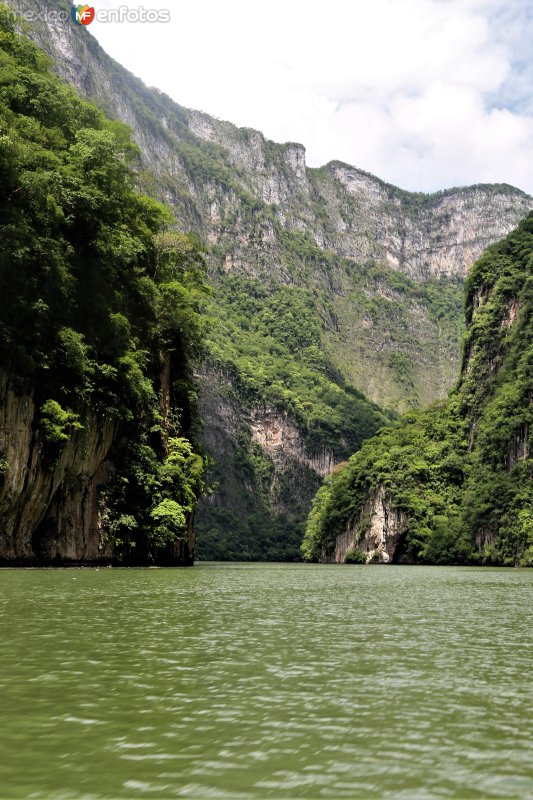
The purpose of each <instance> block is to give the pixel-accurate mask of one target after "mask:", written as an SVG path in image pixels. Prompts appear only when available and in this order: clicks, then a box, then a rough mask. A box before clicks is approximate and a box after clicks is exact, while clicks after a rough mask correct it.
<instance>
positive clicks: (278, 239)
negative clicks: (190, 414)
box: [9, 0, 531, 555]
mask: <svg viewBox="0 0 533 800" xmlns="http://www.w3.org/2000/svg"><path fill="white" fill-rule="evenodd" d="M9 2H10V5H11V6H12V7H13V8H15V9H17V10H24V9H26V10H27V9H31V10H36V9H37V10H40V9H41V5H39V7H37V4H36V2H35V0H9ZM48 6H50V0H44V7H48ZM30 35H31V36H32V37H33V38H34V40H35V41H36V42H37V43H38V44H39V45H40V46H42V47H43V49H44V50H45V51H46V52H48V53H49V54H50V55H51V56H52V58H53V61H54V64H55V69H56V70H57V72H58V73H59V74H60V76H61V77H62V78H63V79H64V80H66V81H68V82H69V83H71V84H72V85H74V86H75V87H76V88H77V90H78V91H79V92H80V93H81V94H82V95H83V96H86V97H88V98H91V99H94V100H95V101H96V102H97V103H98V104H99V105H101V106H102V107H103V108H104V109H105V110H106V111H107V112H108V113H109V114H110V115H112V116H114V117H116V118H118V119H121V120H123V121H124V122H126V123H127V124H128V125H130V126H131V128H132V129H133V131H134V135H135V139H136V141H137V143H138V145H139V147H140V150H141V161H142V165H141V166H142V170H141V171H140V180H141V181H143V182H144V188H145V190H146V191H148V192H150V193H151V194H153V195H155V196H157V197H158V198H160V199H162V200H164V201H165V202H166V203H167V204H168V205H169V206H170V207H171V208H172V209H173V211H174V213H175V215H176V219H177V220H178V222H179V225H180V226H181V228H182V229H183V230H193V231H195V232H196V233H197V234H198V235H199V236H200V237H201V239H202V241H204V242H205V243H206V244H207V246H208V248H209V256H208V265H209V273H210V280H211V282H212V284H213V285H214V287H215V295H214V296H215V300H214V305H213V308H212V313H211V317H212V328H211V334H210V340H211V341H210V343H209V350H210V356H209V357H210V361H211V362H216V363H217V370H219V371H220V370H222V371H224V370H229V372H231V373H232V374H234V377H235V380H233V384H232V385H233V389H232V392H233V401H232V403H233V407H234V409H235V414H236V415H237V416H238V417H239V418H240V420H241V421H242V424H243V426H244V427H243V429H242V431H241V433H242V436H243V437H244V439H245V440H246V442H247V443H246V446H245V450H246V452H248V451H250V448H251V447H252V446H254V447H255V446H257V447H258V448H259V451H260V454H261V455H260V457H258V459H255V460H254V459H252V460H251V461H250V460H249V459H248V456H247V457H246V458H245V459H244V461H245V462H246V464H248V466H247V467H246V469H251V474H253V476H252V477H251V478H250V480H248V479H247V480H244V481H242V480H237V479H235V480H234V478H233V477H231V478H230V477H228V476H238V475H239V474H241V472H242V470H243V469H244V467H243V464H242V459H241V455H242V453H241V449H240V448H239V447H226V446H225V445H224V447H225V449H222V450H221V449H220V446H221V442H222V441H224V442H226V443H228V442H229V441H230V439H231V438H232V436H233V433H234V431H233V429H232V428H231V427H227V428H226V429H225V430H224V432H223V433H222V427H223V425H224V419H226V418H227V417H224V415H222V416H221V417H218V416H217V414H218V410H219V409H220V407H221V405H223V404H224V398H216V397H214V395H213V392H211V391H209V390H205V383H204V384H203V386H204V392H206V394H205V396H204V397H203V398H201V404H202V408H203V409H204V414H205V415H206V427H205V439H204V440H205V445H206V448H207V450H208V452H209V453H210V455H211V457H212V458H213V459H214V460H215V461H219V462H220V461H221V462H222V463H224V465H225V469H224V470H221V474H219V475H218V479H217V484H218V489H215V491H214V493H213V494H212V495H211V496H210V498H209V500H208V501H207V502H206V505H205V506H204V508H203V509H200V514H199V517H198V520H199V526H200V529H201V530H202V531H205V529H206V527H207V528H209V529H210V530H212V531H215V530H218V531H219V533H220V531H221V530H222V528H224V524H225V523H223V521H221V520H222V519H223V517H224V509H225V508H226V507H227V505H228V503H229V507H230V508H237V507H245V508H246V509H247V510H246V514H247V515H248V517H249V524H250V526H251V527H253V524H255V523H253V520H252V517H253V513H252V510H253V508H254V507H255V503H254V497H253V495H252V494H250V492H252V491H255V490H256V488H257V487H258V486H263V489H262V491H263V490H264V492H265V493H266V494H265V497H267V499H268V502H266V501H265V502H266V505H265V507H264V508H265V514H266V515H267V516H268V518H269V520H270V524H271V525H276V524H277V523H276V520H277V519H278V515H277V511H276V508H280V509H284V508H285V506H284V505H283V503H280V501H279V500H278V499H277V498H278V497H279V496H280V494H283V493H284V492H285V489H284V488H283V487H285V486H287V485H290V486H293V487H294V492H295V493H296V498H297V505H298V507H299V508H300V509H302V515H301V517H300V523H299V524H300V526H301V524H302V520H303V516H304V515H305V510H307V508H308V505H309V501H310V497H311V494H312V493H313V492H314V489H315V488H316V483H315V481H316V476H317V475H318V474H319V473H321V472H322V471H323V470H325V469H329V468H331V467H333V466H334V465H335V464H337V463H338V462H339V461H341V460H342V459H344V458H346V457H347V455H348V454H349V453H350V452H351V451H353V450H354V449H355V448H356V447H357V446H359V444H360V442H361V441H362V439H363V438H364V437H365V436H367V435H370V434H371V433H373V432H374V431H375V430H377V428H379V427H380V425H381V424H382V423H383V421H384V420H383V419H382V420H381V421H377V420H375V423H374V424H373V425H368V426H367V425H365V424H363V423H361V424H359V423H358V422H357V419H358V418H359V416H360V407H359V406H358V405H357V404H358V403H359V402H360V399H359V398H357V399H353V403H352V406H351V407H350V408H348V406H349V401H350V398H351V395H349V392H347V388H348V389H349V390H351V389H356V390H358V391H359V392H362V393H363V394H364V395H365V396H366V397H367V398H368V399H369V400H370V401H373V402H375V403H376V404H378V405H379V406H381V407H385V408H388V409H394V410H395V411H404V410H406V409H409V408H415V407H418V406H420V405H424V404H427V403H429V402H432V401H434V400H435V399H438V398H442V397H444V396H445V394H446V391H447V390H448V388H449V387H450V386H451V385H452V384H453V382H454V380H455V379H456V377H457V374H458V371H459V365H460V364H459V353H460V344H459V343H460V338H461V335H462V331H463V320H462V282H463V280H464V276H465V274H466V271H467V269H468V266H469V264H470V263H471V262H472V261H473V260H475V258H477V257H478V256H479V255H480V254H481V252H482V251H483V249H484V248H485V247H486V246H487V245H489V244H490V243H492V242H494V241H496V240H497V239H499V238H501V237H502V236H503V235H505V234H506V233H508V232H509V231H510V230H511V229H512V228H513V227H514V226H515V225H516V224H517V222H518V221H519V220H520V219H521V218H523V217H524V216H525V215H526V213H527V212H528V211H529V209H530V207H531V198H530V197H528V196H527V195H526V194H524V193H523V192H520V191H519V190H517V189H514V188H512V187H509V186H505V185H497V186H475V187H467V188H461V189H452V190H447V191H445V192H441V193H437V194H435V195H421V194H413V193H408V192H404V191H402V190H401V189H398V188H396V187H393V186H390V185H388V184H386V183H384V182H383V181H381V180H379V179H378V178H376V177H374V176H372V175H369V174H368V173H365V172H364V171H362V170H360V169H357V168H356V167H352V166H349V165H346V164H342V163H340V162H331V163H330V164H328V165H326V166H324V167H322V168H320V169H310V168H308V167H307V166H306V163H305V149H304V147H303V146H302V145H300V144H296V143H285V144H277V143H274V142H271V141H269V140H267V139H265V137H264V136H263V135H262V134H261V133H260V132H258V131H253V130H250V129H239V128H237V127H236V126H234V125H232V124H231V123H228V122H223V121H220V120H216V119H214V118H212V117H210V116H209V115H207V114H204V113H201V112H198V111H194V110H190V109H185V108H183V107H181V106H179V105H178V104H176V103H174V102H173V101H172V100H171V99H170V98H168V97H166V96H165V95H163V94H161V93H160V92H158V91H157V90H154V89H148V88H146V87H145V86H144V85H143V84H142V83H141V82H140V81H139V80H137V79H136V78H134V77H133V76H132V75H131V74H130V73H128V72H127V71H126V70H124V69H123V68H121V67H120V66H119V65H118V64H116V63H115V62H114V61H113V60H112V59H110V58H109V57H108V56H107V55H106V54H105V53H104V52H103V51H102V49H101V48H100V47H99V46H98V44H97V43H96V41H95V40H94V38H93V37H92V36H91V35H90V33H89V32H88V31H87V30H85V29H80V28H79V27H76V26H74V25H72V24H70V23H67V24H66V25H65V24H61V23H49V24H48V25H47V24H45V23H44V22H42V21H37V22H36V23H34V24H32V26H31V27H30ZM148 172H149V173H150V175H148ZM280 287H290V288H291V289H292V290H293V293H294V294H295V295H296V294H297V295H298V296H301V297H304V298H305V303H306V304H307V306H308V308H309V309H310V310H309V314H310V316H313V318H314V320H315V321H316V323H317V325H318V327H319V328H320V331H319V335H318V337H317V338H316V340H315V341H313V342H312V343H311V345H310V344H309V343H307V344H306V345H305V346H303V345H302V346H301V347H299V348H297V349H295V347H294V346H293V343H292V341H291V342H290V345H287V340H288V337H287V335H286V330H281V331H280V330H276V328H275V325H274V323H273V322H272V320H271V319H270V320H266V321H265V319H266V317H264V316H263V313H262V312H263V311H264V310H265V309H264V308H263V307H259V306H260V305H261V304H263V306H266V305H267V303H268V298H269V296H270V297H274V296H275V295H276V293H277V292H278V290H279V288H280ZM245 297H246V298H247V299H248V300H250V303H249V306H250V307H249V308H246V307H245V306H246V302H245V300H244V299H243V298H245ZM255 298H260V300H259V305H254V306H253V308H252V301H254V299H255ZM272 306H274V308H273V309H272V308H269V309H268V311H269V312H270V313H271V314H274V315H275V313H277V310H276V308H275V303H272ZM294 314H295V315H299V314H300V310H298V311H295V312H294ZM243 316H244V317H246V316H247V322H246V324H245V325H243V322H242V320H243ZM260 324H261V325H262V326H263V328H262V329H261V331H260V332H261V335H264V338H262V339H261V340H260V341H259V340H258V339H256V338H255V339H254V338H253V337H254V336H255V334H256V333H257V328H258V326H259V325H260ZM267 335H268V336H269V337H270V339H269V341H268V342H267V341H266V336H267ZM272 339H273V340H274V342H275V348H274V349H275V355H276V357H277V361H276V363H275V364H274V366H273V365H272V362H273V358H272V353H271V352H270V350H269V348H271V347H272V341H271V340H272ZM280 346H287V347H286V349H288V350H291V351H293V352H292V354H290V357H289V355H287V352H286V351H283V352H282V354H281V355H279V350H280ZM313 348H314V349H313ZM251 364H253V367H251V366H250V365H251ZM302 366H303V367H305V369H306V370H314V374H313V375H312V376H311V374H307V373H306V374H305V375H303V377H301V378H298V380H293V379H292V376H294V375H295V373H297V372H298V371H299V370H300V368H301V367H302ZM258 376H260V377H258ZM324 379H327V381H328V382H329V384H330V385H327V386H326V385H324V386H322V383H321V382H324ZM215 385H218V383H217V381H215ZM331 385H333V389H332V386H331ZM222 386H224V381H223V382H222ZM307 386H315V387H317V386H319V387H320V390H319V391H318V390H317V392H316V395H317V396H314V395H313V396H309V391H308V389H307V388H306V387H307ZM272 387H275V391H273V390H272ZM280 387H285V389H286V390H287V391H285V392H284V390H283V388H280ZM273 394H274V395H275V397H273V396H272V395H273ZM339 394H342V395H343V398H342V402H341V400H339ZM318 395H319V397H318ZM328 404H329V405H328ZM313 405H314V406H315V407H317V406H318V405H322V406H323V408H322V413H321V415H320V416H318V417H317V415H315V414H314V413H313V412H312V410H310V406H313ZM341 405H342V407H343V411H342V414H343V415H344V416H345V417H350V418H351V419H352V420H353V425H352V432H351V434H350V435H346V431H344V430H341V429H340V426H339V425H338V423H337V420H336V419H335V415H336V414H340V413H341V412H340V411H339V410H338V409H339V408H340V406H341ZM265 409H266V411H265ZM344 409H347V410H346V411H345V410H344ZM365 414H366V412H365ZM265 415H266V416H265ZM358 425H359V433H354V429H355V428H356V427H357V426H358ZM275 431H278V432H277V433H276V432H275ZM317 431H318V433H317ZM319 434H320V435H319ZM335 437H336V440H335V441H334V439H335ZM250 452H251V451H250ZM254 452H256V451H254ZM240 454H241V455H240ZM228 459H229V462H228ZM268 464H270V465H271V467H272V468H271V469H270V467H268V468H267V465H268ZM300 470H304V473H305V478H304V479H302V476H301V473H300ZM245 471H246V470H245ZM265 476H267V477H265ZM313 476H314V477H313ZM265 482H266V483H265ZM267 484H268V486H267ZM298 485H299V486H300V488H299V489H298ZM242 492H244V493H245V494H246V495H247V496H246V498H243V497H241V496H240V493H242ZM236 493H237V494H236ZM268 508H270V509H272V511H268ZM282 513H285V512H284V511H283V512H282ZM279 519H281V517H279ZM233 525H234V522H233V521H231V522H230V523H228V525H227V526H226V528H224V537H226V536H227V535H229V532H230V528H231V526H233ZM213 535H214V534H213ZM204 554H206V555H207V554H208V552H207V551H204ZM219 555H220V553H219Z"/></svg>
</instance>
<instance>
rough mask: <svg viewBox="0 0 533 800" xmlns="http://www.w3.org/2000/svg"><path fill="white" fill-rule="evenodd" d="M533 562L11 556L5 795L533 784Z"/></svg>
mask: <svg viewBox="0 0 533 800" xmlns="http://www.w3.org/2000/svg"><path fill="white" fill-rule="evenodd" d="M532 617H533V571H527V570H497V569H467V568H463V569H459V568H457V569H456V568H429V567H428V568H426V567H372V566H369V567H364V566H345V567H344V566H306V565H242V564H241V565H222V564H213V565H204V566H199V567H195V568H194V569H189V570H185V569H181V570H117V569H100V570H93V569H80V570H42V571H39V570H21V571H14V570H1V571H0V643H1V644H0V647H1V649H0V796H1V797H2V798H22V797H24V798H30V797H31V798H36V799H37V800H41V798H47V800H48V798H61V800H71V798H72V799H73V798H86V800H89V799H90V800H100V798H125V797H131V798H140V797H144V798H152V797H153V798H156V797H190V798H235V799H236V800H238V799H239V798H267V797H273V798H297V797H302V798H303V797H305V798H319V797H320V798H333V797H336V798H342V797H346V798H359V797H360V798H378V797H379V798H405V800H408V799H409V800H411V799H412V798H414V799H415V800H416V799H417V798H420V799H422V798H424V800H429V799H430V798H450V797H472V798H486V797H505V798H511V797H516V798H533V624H532V623H533V619H532Z"/></svg>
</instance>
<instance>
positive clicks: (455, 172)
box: [91, 0, 533, 193]
mask: <svg viewBox="0 0 533 800" xmlns="http://www.w3.org/2000/svg"><path fill="white" fill-rule="evenodd" d="M95 1H96V0H95ZM121 4H123V2H122V0H100V2H99V4H98V7H99V8H102V7H106V8H113V7H117V6H119V5H121ZM135 4H136V3H135V0H130V2H129V5H130V6H132V7H134V6H135ZM139 4H142V5H144V6H145V7H146V8H162V7H169V8H170V9H171V14H172V21H171V23H169V24H167V25H163V24H154V25H149V24H145V25H135V24H127V23H122V24H115V25H109V24H107V25H104V24H98V23H97V22H95V23H93V25H92V26H91V32H92V33H94V34H95V35H96V36H97V38H98V39H99V40H100V42H101V43H102V45H103V46H104V47H105V49H106V50H107V51H108V52H109V53H110V54H111V55H112V56H113V57H115V58H116V59H117V60H118V61H120V62H121V63H123V64H124V66H126V67H127V68H128V69H130V70H132V71H133V72H134V73H135V74H137V75H139V76H140V77H141V78H143V80H144V81H145V82H146V83H148V84H149V85H154V86H157V87H158V88H160V89H162V90H163V91H165V92H167V94H169V95H170V96H171V97H173V98H174V99H175V100H176V101H177V102H178V103H181V104H182V105H186V106H189V107H192V108H200V109H202V110H204V111H207V112H208V113H211V114H213V115H214V116H217V117H219V118H222V119H229V120H231V121H232V122H235V123H236V124H238V125H246V126H249V127H254V128H258V129H259V130H262V131H263V133H265V135H267V136H269V137H270V138H272V139H274V140H276V141H287V140H293V141H300V142H302V143H303V144H304V145H305V146H306V148H307V161H308V163H309V164H310V165H313V166H318V165H320V164H323V163H325V162H327V161H329V160H332V159H340V160H343V161H346V162H348V163H351V164H354V165H356V166H359V167H361V168H363V169H366V170H369V171H371V172H373V173H375V174H376V175H378V176H379V177H381V178H384V179H385V180H388V181H390V182H392V183H395V184H397V185H400V186H402V187H404V188H407V189H415V190H425V191H427V190H433V189H438V188H444V187H446V186H451V185H457V184H465V183H474V182H490V181H499V182H507V183H512V184H514V185H516V186H519V187H520V188H523V189H526V190H528V191H530V192H532V193H533V158H531V154H532V152H533V97H532V94H533V93H532V92H531V86H532V85H533V84H532V82H531V81H532V79H533V57H532V56H531V54H530V42H531V40H532V34H533V15H532V9H531V4H530V2H529V0H508V2H506V3H504V2H503V0H329V2H328V3H323V2H322V3H318V2H316V0H314V1H313V0H308V2H303V0H289V2H285V0H270V2H269V3H268V4H266V3H264V4H262V3H258V2H255V3H253V2H250V0H246V2H245V0H227V2H226V3H221V2H220V0H218V2H215V0H203V2H197V3H194V4H193V3H187V4H185V3H183V4H182V3H179V2H177V0H144V2H140V3H139Z"/></svg>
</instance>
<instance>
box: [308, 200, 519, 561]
mask: <svg viewBox="0 0 533 800" xmlns="http://www.w3.org/2000/svg"><path fill="white" fill-rule="evenodd" d="M532 267H533V215H530V216H529V217H528V218H527V219H526V220H525V221H524V222H523V223H522V224H521V225H520V226H519V227H518V228H517V229H516V230H515V231H513V232H512V233H511V234H510V235H509V236H508V237H507V238H506V239H504V240H502V241H501V242H498V243H497V244H495V245H493V246H492V247H490V248H488V249H487V250H486V252H485V253H484V255H483V256H482V257H481V258H480V259H479V260H478V261H477V262H476V264H475V265H474V266H473V268H472V270H471V271H470V273H469V276H468V280H467V285H466V322H467V333H466V336H465V339H464V346H463V367H462V372H461V377H460V380H459V383H458V385H457V387H456V388H455V389H454V390H453V391H452V392H451V393H450V395H449V398H448V400H447V401H446V402H445V403H443V404H441V405H437V406H434V407H432V408H430V409H427V410H424V411H421V412H412V413H409V414H406V415H405V416H404V417H403V418H402V419H401V421H400V424H399V425H398V426H397V427H395V428H394V429H390V430H385V431H382V432H381V433H380V434H379V435H378V436H377V437H374V438H372V439H370V440H369V441H367V442H365V444H364V445H363V447H362V448H361V450H360V451H359V452H358V453H356V454H355V455H353V456H352V457H351V458H350V459H349V461H348V463H347V465H346V466H345V467H344V468H342V469H340V470H339V471H337V472H336V473H335V474H334V475H332V476H331V477H330V478H328V479H326V481H325V483H324V484H323V486H322V487H321V488H320V489H319V491H318V493H317V495H316V497H315V500H314V504H313V509H312V511H311V513H310V516H309V519H308V523H307V530H306V536H305V541H304V545H303V552H304V555H305V557H306V558H308V559H310V560H313V559H315V560H316V559H319V558H321V557H327V555H328V553H331V551H332V548H333V546H334V542H335V537H336V536H337V535H338V534H339V533H342V532H343V531H344V530H346V528H347V526H352V527H353V528H354V540H355V543H356V544H357V539H358V537H360V536H361V534H362V532H363V531H362V530H361V528H362V526H363V525H364V519H362V518H361V515H362V511H363V507H364V505H365V501H366V499H367V498H368V496H369V494H370V493H371V492H372V491H375V490H376V489H377V488H378V487H382V488H383V489H384V491H385V493H386V496H387V498H388V500H389V501H390V504H391V506H392V507H393V508H395V509H398V510H399V511H402V512H404V513H405V515H406V517H407V519H408V530H407V534H406V539H405V543H404V546H403V548H402V553H401V558H402V559H403V560H405V561H408V562H411V563H420V562H422V563H433V564H444V563H454V564H467V563H470V564H471V563H476V564H477V563H481V564H503V565H524V566H531V565H533V482H532V478H533V464H532V461H531V458H530V453H531V445H532V436H533V428H532V422H533V406H532V401H533V324H532V323H533V320H532V314H533V274H532Z"/></svg>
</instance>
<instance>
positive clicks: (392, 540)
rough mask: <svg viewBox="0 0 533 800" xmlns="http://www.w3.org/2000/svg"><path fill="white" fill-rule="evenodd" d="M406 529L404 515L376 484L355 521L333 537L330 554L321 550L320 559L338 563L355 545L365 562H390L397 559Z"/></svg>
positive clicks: (406, 523) (406, 521)
mask: <svg viewBox="0 0 533 800" xmlns="http://www.w3.org/2000/svg"><path fill="white" fill-rule="evenodd" d="M407 528H408V519H407V517H406V515H405V514H404V513H403V512H401V511H399V510H398V509H396V508H394V506H393V505H392V503H391V502H390V500H389V499H388V498H387V494H386V492H385V489H384V488H383V486H380V487H379V488H378V489H376V490H374V491H373V492H371V493H370V495H369V496H368V498H367V500H366V502H365V505H364V507H363V510H362V512H361V514H360V516H359V518H358V519H357V521H356V522H355V523H351V524H350V525H349V526H348V527H347V528H346V531H345V532H344V533H343V534H341V535H340V536H337V537H336V540H335V551H334V553H332V554H328V553H324V555H323V560H324V561H336V562H337V563H342V562H344V560H345V558H346V554H347V553H349V551H350V550H352V549H354V548H356V549H357V550H360V551H362V552H363V553H364V554H365V555H366V560H367V563H382V564H389V563H392V562H394V561H395V560H397V559H398V555H399V553H400V552H401V545H402V538H403V536H404V535H405V533H406V531H407Z"/></svg>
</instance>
